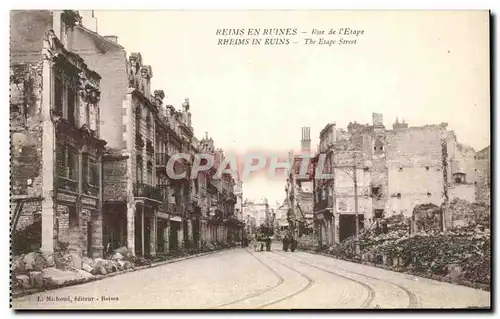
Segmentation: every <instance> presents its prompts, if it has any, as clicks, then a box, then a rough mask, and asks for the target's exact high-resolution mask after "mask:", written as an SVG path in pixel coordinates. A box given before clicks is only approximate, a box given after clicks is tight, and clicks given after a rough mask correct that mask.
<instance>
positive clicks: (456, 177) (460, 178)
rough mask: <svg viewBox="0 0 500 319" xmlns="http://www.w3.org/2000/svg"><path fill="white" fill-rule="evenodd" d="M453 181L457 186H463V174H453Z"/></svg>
mask: <svg viewBox="0 0 500 319" xmlns="http://www.w3.org/2000/svg"><path fill="white" fill-rule="evenodd" d="M453 179H454V180H455V183H457V184H465V174H464V173H455V174H453Z"/></svg>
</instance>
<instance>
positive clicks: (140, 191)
mask: <svg viewBox="0 0 500 319" xmlns="http://www.w3.org/2000/svg"><path fill="white" fill-rule="evenodd" d="M134 196H135V197H143V198H148V199H152V200H156V201H159V202H163V193H162V191H161V189H160V188H158V187H155V186H151V185H147V184H144V183H134Z"/></svg>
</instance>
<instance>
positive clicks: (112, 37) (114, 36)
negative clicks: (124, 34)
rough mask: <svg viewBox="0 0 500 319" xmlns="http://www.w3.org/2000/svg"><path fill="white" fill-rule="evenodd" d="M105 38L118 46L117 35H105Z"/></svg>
mask: <svg viewBox="0 0 500 319" xmlns="http://www.w3.org/2000/svg"><path fill="white" fill-rule="evenodd" d="M104 38H105V39H106V40H109V41H111V42H113V43H116V44H118V37H117V36H116V35H105V36H104Z"/></svg>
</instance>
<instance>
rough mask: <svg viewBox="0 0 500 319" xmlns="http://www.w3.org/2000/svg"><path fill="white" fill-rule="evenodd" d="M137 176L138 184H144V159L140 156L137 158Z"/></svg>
mask: <svg viewBox="0 0 500 319" xmlns="http://www.w3.org/2000/svg"><path fill="white" fill-rule="evenodd" d="M135 175H136V180H137V183H142V176H143V170H142V157H140V156H137V163H136V170H135Z"/></svg>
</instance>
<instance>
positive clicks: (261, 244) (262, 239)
mask: <svg viewBox="0 0 500 319" xmlns="http://www.w3.org/2000/svg"><path fill="white" fill-rule="evenodd" d="M260 251H264V238H262V237H261V238H260Z"/></svg>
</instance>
